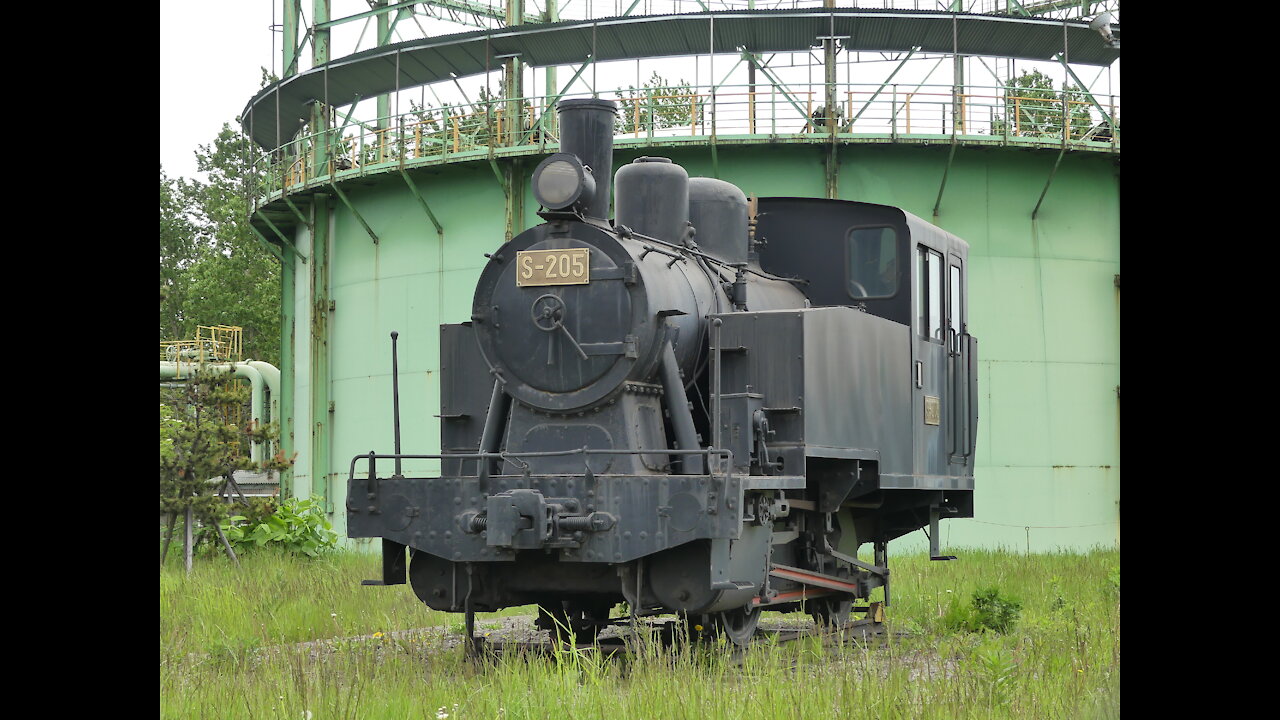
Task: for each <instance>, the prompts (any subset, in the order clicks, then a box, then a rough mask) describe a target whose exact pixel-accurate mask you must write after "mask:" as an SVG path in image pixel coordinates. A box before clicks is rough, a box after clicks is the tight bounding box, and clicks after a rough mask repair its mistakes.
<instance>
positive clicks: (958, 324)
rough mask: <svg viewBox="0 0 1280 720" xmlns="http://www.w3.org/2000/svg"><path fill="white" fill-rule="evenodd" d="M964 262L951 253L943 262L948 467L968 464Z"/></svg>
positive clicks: (968, 433) (968, 404) (969, 415)
mask: <svg viewBox="0 0 1280 720" xmlns="http://www.w3.org/2000/svg"><path fill="white" fill-rule="evenodd" d="M964 279H965V272H964V259H963V258H961V257H960V256H959V255H956V254H954V253H952V254H951V255H950V257H949V262H948V263H947V328H946V336H947V393H946V405H947V406H948V408H949V410H950V412H949V414H948V418H947V424H948V425H949V427H948V432H947V458H948V461H949V462H950V463H951V464H952V465H959V466H964V465H968V464H969V463H970V454H971V453H972V445H971V444H970V442H969V438H970V435H971V432H970V430H971V428H970V427H969V426H970V424H971V423H970V419H971V413H970V404H971V403H973V402H975V398H972V397H970V387H971V385H972V382H971V378H970V377H969V375H970V371H971V369H972V368H971V365H972V363H971V362H970V360H971V358H970V354H971V353H970V349H969V346H970V342H969V338H968V333H967V332H966V327H967V325H966V320H967V318H966V317H965V310H966V305H967V303H966V301H965V298H966V288H965V281H964Z"/></svg>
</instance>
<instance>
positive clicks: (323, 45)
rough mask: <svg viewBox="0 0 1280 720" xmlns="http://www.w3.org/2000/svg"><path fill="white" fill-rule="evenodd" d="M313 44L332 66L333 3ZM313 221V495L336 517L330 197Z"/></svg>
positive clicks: (315, 3)
mask: <svg viewBox="0 0 1280 720" xmlns="http://www.w3.org/2000/svg"><path fill="white" fill-rule="evenodd" d="M311 12H312V17H311V20H312V22H313V23H314V38H315V39H314V40H313V41H312V53H311V58H312V64H313V65H314V66H315V67H319V66H321V65H323V64H325V63H327V62H329V30H328V29H327V28H321V27H320V25H321V23H326V22H328V21H329V0H312V5H311ZM328 99H329V98H328V91H327V88H326V92H325V97H324V98H322V99H321V100H320V101H318V102H316V103H314V104H312V106H311V108H312V110H311V131H312V132H314V133H318V134H319V135H318V137H319V138H320V141H319V142H317V143H316V172H317V174H318V173H321V172H327V169H328V164H329V163H328V155H329V139H328V135H327V131H328V130H329V107H328V105H327V104H326V103H327V101H328ZM311 207H312V216H311V228H312V230H311V262H310V265H311V301H312V306H311V333H310V336H311V343H310V351H311V491H312V493H316V492H319V493H322V494H323V495H324V498H325V510H326V511H328V512H333V509H334V502H333V499H334V498H333V488H332V484H331V482H330V477H329V452H330V442H329V437H330V434H331V433H332V432H333V416H332V415H331V414H330V408H331V405H330V400H329V382H330V380H329V328H330V320H329V223H330V215H331V214H332V211H331V210H330V206H329V195H328V194H326V193H317V194H316V195H315V197H314V198H313V201H312V204H311Z"/></svg>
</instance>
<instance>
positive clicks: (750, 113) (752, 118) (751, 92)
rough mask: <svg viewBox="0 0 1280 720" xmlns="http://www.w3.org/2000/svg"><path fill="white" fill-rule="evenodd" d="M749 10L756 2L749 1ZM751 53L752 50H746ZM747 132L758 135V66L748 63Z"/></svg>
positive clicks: (753, 0)
mask: <svg viewBox="0 0 1280 720" xmlns="http://www.w3.org/2000/svg"><path fill="white" fill-rule="evenodd" d="M747 9H748V10H755V9H756V0H747ZM746 51H747V52H751V48H746ZM747 131H748V132H750V133H751V134H752V135H755V134H756V64H755V63H754V62H752V61H750V59H748V62H747Z"/></svg>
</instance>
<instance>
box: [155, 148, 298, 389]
mask: <svg viewBox="0 0 1280 720" xmlns="http://www.w3.org/2000/svg"><path fill="white" fill-rule="evenodd" d="M254 157H256V151H255V149H254V148H253V146H252V145H251V142H250V140H249V139H248V138H247V137H245V136H244V135H241V134H240V133H239V132H236V131H235V130H233V129H231V127H230V126H229V125H225V124H224V125H223V127H222V131H221V132H220V133H219V134H218V136H217V137H216V138H215V139H214V141H213V143H212V144H211V145H201V146H200V148H199V150H198V151H197V152H196V165H197V168H198V169H199V170H200V171H201V172H204V173H206V174H207V175H208V182H200V181H198V180H186V179H183V178H178V179H177V180H171V179H169V178H167V177H166V176H165V173H164V168H161V169H160V286H161V293H160V294H161V302H160V339H161V340H176V339H182V338H187V337H193V336H194V335H195V329H196V326H197V325H219V324H222V325H239V326H240V327H243V328H244V351H245V354H246V355H247V356H248V357H253V358H256V359H260V360H265V361H267V362H270V363H273V364H278V363H279V356H280V268H279V264H278V263H277V261H276V260H275V258H274V257H272V256H271V255H270V254H269V253H268V252H267V251H266V250H265V249H264V248H262V247H261V246H260V245H259V242H258V240H257V238H256V236H255V235H254V234H253V230H252V229H251V228H250V226H249V214H248V199H249V198H250V197H252V195H253V194H254V193H256V192H257V191H258V187H259V183H260V180H261V177H262V173H261V172H260V171H259V170H258V169H257V168H256V167H255V166H254V164H253V161H252V159H253V158H254Z"/></svg>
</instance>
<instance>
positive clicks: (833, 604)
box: [809, 568, 853, 628]
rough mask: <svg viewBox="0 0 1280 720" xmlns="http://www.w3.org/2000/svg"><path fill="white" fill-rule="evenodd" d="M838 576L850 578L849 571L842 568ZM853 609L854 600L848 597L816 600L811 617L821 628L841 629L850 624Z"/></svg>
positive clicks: (840, 596) (838, 596)
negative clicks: (850, 614)
mask: <svg viewBox="0 0 1280 720" xmlns="http://www.w3.org/2000/svg"><path fill="white" fill-rule="evenodd" d="M836 576H837V577H841V578H846V579H847V578H848V577H849V571H848V570H847V569H845V568H840V569H839V570H837V571H836ZM852 609H853V598H851V597H849V596H848V595H837V596H834V597H824V598H818V599H817V600H814V601H813V602H812V604H811V605H810V608H809V615H810V616H811V617H813V621H814V622H816V623H818V626H819V627H832V628H841V627H844V626H845V625H847V624H849V613H850V611H851V610H852Z"/></svg>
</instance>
